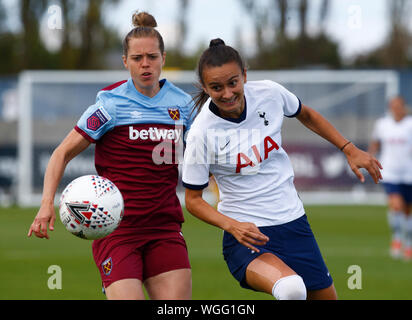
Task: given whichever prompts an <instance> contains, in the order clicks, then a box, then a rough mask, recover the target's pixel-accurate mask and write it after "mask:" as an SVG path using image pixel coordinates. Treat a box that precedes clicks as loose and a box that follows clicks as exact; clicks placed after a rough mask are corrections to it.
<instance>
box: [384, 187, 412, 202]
mask: <svg viewBox="0 0 412 320" xmlns="http://www.w3.org/2000/svg"><path fill="white" fill-rule="evenodd" d="M382 185H383V187H384V188H385V192H386V194H391V193H397V194H400V195H401V196H402V198H403V199H404V200H405V202H406V203H408V204H412V184H404V183H401V184H394V183H382Z"/></svg>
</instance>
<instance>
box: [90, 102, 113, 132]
mask: <svg viewBox="0 0 412 320" xmlns="http://www.w3.org/2000/svg"><path fill="white" fill-rule="evenodd" d="M109 120H111V117H110V115H109V114H108V113H107V112H106V111H105V110H104V109H103V107H100V108H99V109H97V110H96V111H95V112H94V113H92V114H91V115H90V116H89V117H88V118H87V129H89V130H92V131H96V130H98V129H99V128H101V127H102V126H103V125H104V124H105V123H106V122H107V121H109Z"/></svg>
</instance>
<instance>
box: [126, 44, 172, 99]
mask: <svg viewBox="0 0 412 320" xmlns="http://www.w3.org/2000/svg"><path fill="white" fill-rule="evenodd" d="M165 57H166V53H163V54H162V53H161V52H160V49H159V41H158V40H157V38H154V37H147V38H131V39H130V40H129V50H128V53H127V57H125V56H123V63H124V66H125V67H126V69H128V70H129V72H130V75H131V77H132V79H133V82H134V85H135V87H136V89H137V91H139V92H140V93H142V94H144V95H146V96H148V97H153V96H155V95H156V93H157V92H159V90H160V86H159V78H160V73H161V72H162V67H163V65H164V63H165Z"/></svg>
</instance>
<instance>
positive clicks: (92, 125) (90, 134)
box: [75, 99, 116, 142]
mask: <svg viewBox="0 0 412 320" xmlns="http://www.w3.org/2000/svg"><path fill="white" fill-rule="evenodd" d="M115 121H116V112H115V107H114V106H112V105H111V104H110V102H109V101H105V100H103V99H97V102H96V103H95V104H94V105H91V106H90V107H88V108H87V110H86V111H85V112H84V113H83V115H82V116H81V117H80V119H79V121H78V122H77V125H76V127H75V129H76V131H78V132H79V133H80V134H82V135H83V136H84V137H85V138H86V139H87V140H89V141H90V142H96V141H97V140H99V139H100V138H101V137H102V136H103V135H104V134H105V133H106V132H108V131H110V130H111V129H113V127H114V124H115Z"/></svg>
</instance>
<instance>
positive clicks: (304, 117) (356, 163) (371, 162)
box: [296, 104, 382, 183]
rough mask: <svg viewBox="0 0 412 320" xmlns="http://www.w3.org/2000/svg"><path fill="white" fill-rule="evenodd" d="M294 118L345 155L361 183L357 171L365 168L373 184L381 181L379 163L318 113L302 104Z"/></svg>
mask: <svg viewBox="0 0 412 320" xmlns="http://www.w3.org/2000/svg"><path fill="white" fill-rule="evenodd" d="M296 118H297V119H298V120H299V121H300V122H301V123H302V124H303V125H304V126H305V127H307V128H308V129H310V130H311V131H313V132H315V133H316V134H318V135H319V136H321V137H322V138H324V139H326V140H327V141H329V142H330V143H332V144H333V145H334V146H336V147H337V148H338V149H340V150H341V151H342V152H343V153H344V154H345V156H346V159H347V161H348V163H349V166H350V167H351V169H352V171H353V172H354V173H355V175H356V176H357V177H358V179H359V180H360V181H361V182H364V181H365V177H364V176H363V174H362V173H361V171H360V170H359V169H360V168H365V169H366V170H367V171H368V172H369V174H370V175H371V177H372V178H373V180H374V181H375V183H378V182H379V180H380V179H382V175H381V172H380V169H382V165H381V164H380V163H379V161H378V160H377V159H376V158H375V157H373V156H372V155H370V154H369V153H367V152H365V151H362V150H360V149H359V148H357V147H356V146H355V145H354V144H353V143H352V142H350V141H349V140H348V139H346V138H345V137H344V136H342V135H341V134H340V132H339V131H338V130H337V129H336V128H335V127H334V126H333V125H332V124H331V123H330V122H329V121H328V120H326V119H325V118H324V117H323V116H322V115H321V114H320V113H319V112H317V111H315V110H313V109H312V108H310V107H308V106H305V105H304V104H302V108H301V111H300V113H299V114H298V115H297V116H296Z"/></svg>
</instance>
